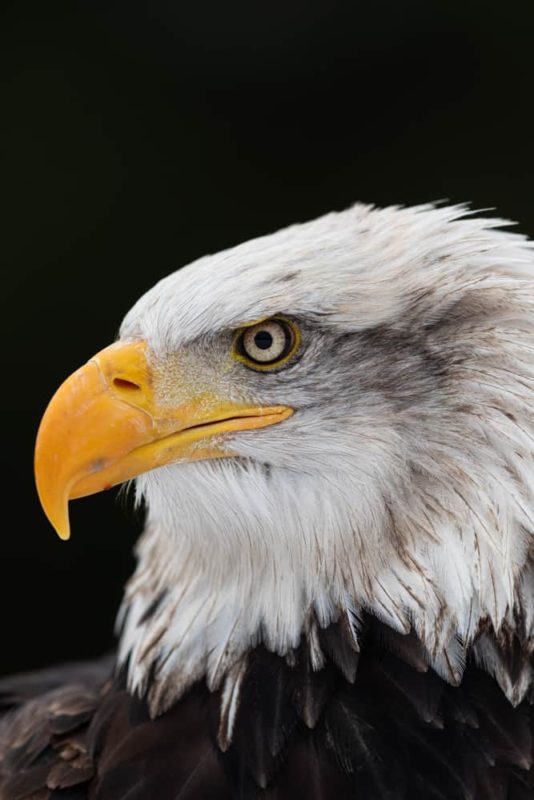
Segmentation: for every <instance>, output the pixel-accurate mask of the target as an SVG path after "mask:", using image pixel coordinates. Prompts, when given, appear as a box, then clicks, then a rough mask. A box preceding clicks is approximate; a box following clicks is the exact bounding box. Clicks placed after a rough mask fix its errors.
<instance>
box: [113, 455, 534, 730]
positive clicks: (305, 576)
mask: <svg viewBox="0 0 534 800" xmlns="http://www.w3.org/2000/svg"><path fill="white" fill-rule="evenodd" d="M176 469H177V468H166V469H164V470H159V471H157V472H156V473H151V474H150V475H149V476H146V477H145V478H144V479H143V481H141V482H140V485H139V487H138V489H139V491H140V493H141V494H142V495H143V496H144V497H145V498H146V500H147V503H148V507H149V514H148V523H147V528H146V530H145V533H144V534H143V536H142V538H141V540H140V542H139V544H138V550H137V555H138V560H139V563H138V568H137V570H136V572H135V574H134V576H133V577H132V579H131V580H130V582H129V584H128V586H127V590H126V595H125V599H124V603H123V607H122V611H121V614H120V618H119V619H120V626H121V642H120V652H119V658H120V661H121V662H122V663H123V664H127V673H128V684H129V688H130V690H131V691H132V692H136V693H139V694H141V695H146V696H147V698H148V702H149V706H150V709H151V712H152V714H153V715H157V714H158V713H161V712H162V711H163V710H165V709H166V708H168V707H169V706H170V705H172V703H173V702H175V700H177V699H178V698H179V697H180V696H181V695H182V694H183V692H184V691H186V690H187V689H188V688H189V687H190V686H191V685H192V684H193V683H194V682H196V681H198V680H200V679H205V680H206V682H207V685H208V687H209V688H210V689H211V690H214V689H216V688H218V687H220V686H223V685H224V681H225V680H226V681H228V680H230V681H235V680H237V679H239V676H240V675H241V674H242V670H243V668H244V667H243V665H244V663H245V659H246V656H247V653H248V652H249V651H250V650H251V649H252V648H254V647H256V646H257V645H258V644H260V643H261V644H264V645H265V646H266V647H267V649H269V650H271V651H273V652H276V653H278V654H280V655H282V656H285V657H286V658H287V659H288V660H289V661H291V659H292V658H293V654H294V653H295V651H296V649H297V648H298V647H299V646H300V647H302V646H303V644H304V645H305V647H306V648H307V649H308V652H309V658H310V663H311V665H312V668H313V669H316V670H319V669H321V667H322V665H323V663H324V646H323V645H321V631H322V630H323V629H325V628H327V627H328V626H329V625H330V624H331V623H335V622H338V623H342V627H343V630H345V631H346V632H347V636H348V637H349V639H350V646H351V647H352V648H353V649H355V650H357V648H358V646H359V640H360V624H361V620H362V619H363V617H364V616H365V615H368V614H371V615H372V616H374V617H376V618H377V619H378V620H380V622H381V623H384V624H385V626H387V628H389V629H390V630H391V631H392V635H393V634H394V635H396V636H397V638H398V636H399V635H400V636H401V637H403V636H408V635H410V636H416V637H417V639H418V640H419V642H420V644H421V652H422V653H423V655H424V661H425V663H426V665H427V666H430V667H431V668H432V669H434V670H435V671H436V672H437V673H438V674H439V675H440V676H441V677H442V678H443V679H444V680H446V681H447V682H449V683H451V684H455V685H456V684H458V683H459V682H460V681H461V679H462V674H463V671H464V667H465V663H466V660H467V658H468V657H473V658H474V659H475V661H476V662H477V663H478V664H479V665H480V666H482V667H484V668H485V669H486V670H487V671H488V672H490V673H491V674H492V675H494V677H495V678H496V679H497V681H498V682H499V684H500V685H501V688H502V689H503V691H504V692H505V693H506V694H507V695H508V697H509V699H510V700H511V701H512V702H513V703H518V702H520V700H521V699H522V698H523V697H524V695H525V693H526V691H527V689H528V687H529V685H530V681H531V677H532V676H531V667H530V665H529V658H528V657H527V651H528V653H530V647H531V644H532V642H533V641H534V640H533V626H534V601H533V598H532V592H531V590H530V588H529V587H531V585H532V580H533V579H534V567H533V564H532V560H529V554H528V548H527V547H526V546H521V547H519V546H518V545H515V546H512V545H511V542H512V541H515V542H517V541H518V539H519V537H518V536H517V535H516V534H517V532H516V531H512V530H510V528H511V527H512V525H514V524H515V525H516V526H518V525H519V523H518V522H517V521H516V520H517V512H516V511H515V510H514V508H513V504H514V497H515V500H518V499H520V498H518V497H517V492H516V493H515V496H514V495H512V494H510V496H505V495H504V494H503V493H502V488H501V492H500V495H499V494H498V493H497V495H496V496H497V497H499V496H500V497H501V501H502V502H506V506H505V507H503V506H502V505H501V506H500V508H499V509H498V511H499V514H500V517H499V518H497V517H496V508H495V505H491V504H488V507H487V508H486V507H485V506H484V504H481V503H480V493H481V492H482V491H483V490H484V492H485V496H488V493H489V496H490V497H491V496H494V495H492V494H491V491H492V490H494V489H495V487H494V486H491V485H490V484H491V481H492V474H491V472H490V471H488V472H487V473H486V474H485V485H484V486H482V485H481V484H480V483H477V482H476V481H475V480H474V478H473V476H472V475H469V474H467V472H465V471H463V472H462V473H461V474H458V480H457V481H455V480H452V481H449V482H448V483H447V485H446V486H445V485H442V484H441V483H440V481H439V479H437V478H435V477H432V476H431V475H430V474H429V473H427V474H426V475H425V474H423V473H422V472H420V473H419V474H418V480H417V482H416V483H413V484H412V486H411V488H410V492H411V494H410V497H409V498H407V497H404V498H403V492H406V491H407V489H406V488H404V489H403V487H401V486H395V481H394V478H393V476H390V477H391V482H390V484H389V486H390V491H391V492H395V494H396V502H395V503H393V501H392V500H391V499H390V497H388V496H386V495H385V494H384V493H383V492H382V493H381V495H380V496H378V495H376V496H372V495H371V494H370V492H367V494H366V496H365V497H364V496H360V497H357V498H356V500H355V490H354V483H353V480H351V481H350V483H349V481H348V480H346V479H345V478H344V475H343V474H340V473H332V474H330V475H329V474H328V473H327V472H325V473H323V474H322V478H321V487H322V491H321V492H320V493H317V491H316V490H315V486H316V485H317V484H316V477H315V476H313V475H310V476H303V475H297V474H295V473H291V472H289V471H288V472H284V471H283V470H276V471H275V470H273V471H268V470H265V469H264V468H262V467H260V466H258V465H254V464H251V463H248V462H243V463H240V462H236V463H232V464H231V465H228V464H227V465H225V467H224V468H223V469H221V468H220V465H219V464H218V463H215V464H210V463H209V462H204V463H203V464H200V463H199V464H191V465H180V467H179V469H180V479H179V480H177V471H176ZM351 474H353V473H351ZM501 479H502V476H496V480H501ZM377 485H378V484H377ZM172 487H180V488H179V490H178V489H176V488H172ZM178 491H179V498H178V497H177V496H176V493H177V492H178ZM273 498H274V499H273ZM459 498H461V499H459ZM178 500H179V502H178ZM408 500H409V502H408ZM176 508H180V514H179V515H178V514H177V513H176ZM481 508H482V512H481V510H480V509H481ZM475 509H476V511H475ZM514 515H515V516H514ZM496 522H498V523H499V524H498V525H496ZM503 526H508V527H507V528H506V527H503ZM513 537H515V538H513ZM518 643H519V644H518ZM517 646H519V648H520V650H521V652H522V653H525V658H524V659H523V660H521V661H520V668H519V669H518V668H517V664H516V666H515V667H514V668H513V669H512V667H510V666H509V662H508V659H507V652H508V650H509V649H510V648H516V649H517Z"/></svg>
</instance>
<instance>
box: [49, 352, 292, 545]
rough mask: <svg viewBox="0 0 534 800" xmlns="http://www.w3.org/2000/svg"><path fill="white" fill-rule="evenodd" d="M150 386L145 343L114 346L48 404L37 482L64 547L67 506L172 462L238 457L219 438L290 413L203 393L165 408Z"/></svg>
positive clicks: (72, 378)
mask: <svg viewBox="0 0 534 800" xmlns="http://www.w3.org/2000/svg"><path fill="white" fill-rule="evenodd" d="M154 378H155V376H154V374H153V373H152V370H151V367H150V364H149V360H148V347H147V345H146V343H145V342H133V343H126V344H124V343H118V344H114V345H111V347H108V348H106V349H105V350H102V351H101V352H100V353H98V354H97V355H96V356H95V357H94V358H93V359H91V360H90V361H89V362H88V363H87V364H86V365H85V366H83V367H81V369H79V370H77V371H76V372H74V373H73V374H72V375H71V376H70V378H67V380H66V381H65V383H63V385H62V386H60V388H59V389H58V391H57V392H56V394H55V395H54V397H53V398H52V400H51V402H50V405H49V406H48V408H47V410H46V412H45V414H44V417H43V419H42V421H41V425H40V428H39V432H38V434H37V443H36V447H35V479H36V484H37V491H38V493H39V499H40V501H41V505H42V506H43V509H44V511H45V514H46V515H47V517H48V519H49V520H50V522H51V523H52V525H53V526H54V528H55V529H56V531H57V533H58V535H59V536H60V537H61V538H62V539H68V538H69V536H70V530H69V512H68V502H69V500H71V499H74V498H77V497H83V496H85V495H89V494H95V493H96V492H101V491H102V490H103V489H109V488H111V486H114V485H116V484H118V483H122V482H123V481H127V480H129V479H130V478H134V477H135V476H136V475H140V474H141V473H143V472H148V470H151V469H154V468H155V467H161V466H163V465H164V464H170V463H172V462H175V461H193V460H198V459H206V458H222V457H225V456H232V455H235V454H234V453H232V452H231V450H230V449H228V448H227V447H225V445H224V439H225V436H224V434H227V433H230V432H232V431H243V430H251V429H254V428H264V427H267V426H268V425H273V424H275V423H277V422H281V421H282V420H283V419H286V418H287V417H289V416H290V415H291V414H292V413H293V411H292V409H291V408H288V407H287V406H269V407H263V406H249V405H243V404H239V403H234V402H227V401H225V400H224V399H221V398H220V397H216V396H215V395H213V394H211V393H207V392H203V393H200V394H196V395H194V396H192V397H191V398H189V399H188V400H187V401H186V402H181V403H180V404H179V405H177V406H174V407H171V406H167V405H162V404H161V403H158V401H157V399H156V397H155V394H154V383H155V380H154ZM187 383H189V381H188V382H187Z"/></svg>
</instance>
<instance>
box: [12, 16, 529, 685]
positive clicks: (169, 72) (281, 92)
mask: <svg viewBox="0 0 534 800" xmlns="http://www.w3.org/2000/svg"><path fill="white" fill-rule="evenodd" d="M3 9H4V10H3V11H2V12H1V17H0V58H1V59H2V62H3V63H2V77H3V81H2V89H1V97H0V114H1V118H2V133H1V136H2V148H1V149H2V160H3V163H2V171H1V181H0V186H1V195H2V199H3V204H4V208H3V211H2V233H1V246H0V248H1V249H0V252H1V254H2V256H1V257H2V262H3V264H2V266H3V269H2V273H1V284H0V285H1V295H0V299H1V304H2V309H1V313H2V316H1V320H2V366H1V374H2V389H1V392H0V399H1V403H2V408H1V415H0V419H1V423H2V445H1V447H0V453H1V459H2V469H3V483H2V488H3V507H4V508H3V520H2V533H1V538H0V556H1V560H0V613H1V623H2V627H1V659H0V671H2V672H9V671H12V670H18V669H26V668H30V667H34V666H38V665H42V664H46V663H49V662H50V661H54V660H59V659H66V658H72V657H76V658H77V657H86V656H91V655H96V654H99V653H100V652H102V651H103V650H105V649H106V648H108V647H109V646H110V645H111V642H112V626H113V618H114V614H115V610H116V607H117V605H118V603H119V600H120V596H121V591H122V586H123V584H124V581H125V579H126V577H127V575H128V573H129V572H130V570H131V569H132V565H133V561H132V557H131V555H130V552H131V548H132V544H133V542H134V540H135V537H136V535H137V532H138V530H139V527H140V520H139V519H136V518H135V516H134V515H133V513H132V512H131V511H128V509H127V508H126V509H125V508H123V507H122V505H124V504H122V505H121V503H117V501H116V492H109V493H106V494H103V495H97V496H94V497H91V498H88V499H85V500H82V501H77V502H76V503H74V504H72V506H71V520H72V528H73V537H72V539H71V541H70V542H69V543H66V544H65V543H62V542H60V541H59V540H58V539H57V538H56V537H55V535H54V533H53V531H52V529H51V528H50V526H49V525H48V523H47V522H46V520H45V518H44V516H43V514H42V512H41V510H40V508H39V504H38V501H37V498H36V494H35V490H34V486H33V477H32V450H33V441H34V436H35V432H36V429H37V426H38V422H39V419H40V416H41V414H42V412H43V410H44V408H45V405H46V403H47V402H48V399H49V398H50V396H51V394H52V393H53V391H54V390H55V388H56V387H57V385H58V384H59V383H60V382H61V381H62V380H63V379H64V378H65V377H66V376H67V375H68V374H69V373H70V372H71V371H72V370H74V369H75V368H76V367H77V366H78V365H80V364H81V363H82V362H84V361H85V360H86V359H87V358H88V357H89V356H90V355H91V354H92V353H94V352H95V351H97V350H99V349H100V348H102V347H104V346H105V345H106V344H108V343H109V342H111V341H112V340H113V338H114V336H115V334H116V331H117V328H118V325H119V322H120V320H121V318H122V316H123V315H124V313H125V312H126V311H127V309H128V308H129V306H130V305H131V304H132V302H133V301H134V300H135V299H136V298H137V297H138V296H139V294H140V293H142V292H143V291H144V290H146V289H148V288H149V287H150V286H151V285H152V284H153V283H154V282H155V281H156V280H157V279H158V278H160V277H161V276H163V275H165V274H166V273H168V272H170V271H172V270H174V269H176V268H177V267H179V266H180V265H182V264H184V263H187V262H188V261H190V260H192V259H193V258H195V257H197V256H199V255H202V254H204V253H206V252H214V251H217V250H219V249H221V248H223V247H228V246H230V245H233V244H237V243H238V242H240V241H242V240H244V239H247V238H250V237H253V236H256V235H258V234H263V233H267V232H270V231H272V230H274V229H276V228H279V227H283V226H285V225H287V224H289V223H292V222H295V221H298V220H306V219H309V218H312V217H314V216H316V215H319V214H322V213H324V212H327V211H329V210H332V209H342V208H344V207H345V206H347V205H349V204H351V203H352V202H354V201H356V200H364V201H372V202H375V203H377V204H385V203H416V202H421V201H427V200H433V199H440V198H449V199H450V200H452V201H463V200H469V201H472V203H473V205H474V206H476V207H488V206H495V207H497V208H498V211H499V213H500V214H502V215H504V216H506V217H508V218H513V219H517V220H519V221H520V229H521V230H523V231H526V232H530V233H531V234H533V233H534V196H533V193H532V184H533V172H534V136H533V122H534V119H533V113H532V108H533V94H534V56H533V45H532V42H533V40H534V37H533V33H534V3H528V4H527V3H525V5H524V6H521V5H517V4H516V5H512V4H510V3H508V4H503V3H502V2H493V3H491V2H480V3H466V2H462V3H460V2H454V1H453V0H445V1H444V2H431V0H420V2H417V1H415V2H411V1H409V2H402V0H382V2H374V0H366V2H360V1H359V0H353V2H337V0H321V2H314V1H313V0H306V2H304V0H297V1H295V0H285V2H284V3H280V4H277V3H275V2H273V1H272V0H270V2H254V0H247V2H241V3H235V2H234V3H227V2H221V1H220V0H217V1H215V2H211V3H205V2H192V1H191V2H187V3H185V2H180V0H147V1H146V2H144V3H141V2H137V1H136V0H124V2H116V1H115V0H105V2H104V0H102V1H101V2H83V0H69V1H68V2H61V0H54V2H53V3H47V2H43V0H29V2H24V0H18V2H13V3H12V4H11V5H10V6H8V7H6V6H5V5H4V6H3Z"/></svg>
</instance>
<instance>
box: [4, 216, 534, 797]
mask: <svg viewBox="0 0 534 800" xmlns="http://www.w3.org/2000/svg"><path fill="white" fill-rule="evenodd" d="M503 226H504V227H505V224H504V223H503V221H502V220H499V219H488V218H480V217H477V216H476V215H474V214H472V213H471V212H469V210H468V209H467V208H466V207H464V206H454V207H452V206H449V207H443V206H433V205H424V206H417V207H413V208H405V207H390V208H384V209H380V208H376V207H372V206H368V205H361V204H359V205H355V206H354V207H352V208H350V209H349V210H347V211H344V212H341V213H331V214H328V215H326V216H323V217H321V218H320V219H317V220H315V221H312V222H308V223H305V224H301V225H294V226H292V227H289V228H287V229H285V230H282V231H279V232H277V233H275V234H273V235H269V236H265V237H262V238H259V239H255V240H253V241H250V242H247V243H245V244H241V245H239V246H237V247H234V248H232V249H229V250H226V251H224V252H222V253H219V254H217V255H210V256H206V257H203V258H201V259H199V260H198V261H196V262H195V263H193V264H191V265H189V266H187V267H185V268H183V269H180V270H179V271H177V272H176V273H174V274H172V275H170V276H169V277H167V278H165V279H164V280H162V281H161V282H160V283H158V284H157V285H156V286H154V287H153V288H152V289H151V290H150V291H149V292H148V293H147V294H146V295H144V296H143V297H142V298H141V299H140V300H139V301H138V302H137V303H136V305H135V306H134V307H133V308H132V310H131V311H130V312H129V313H128V314H127V316H126V318H125V320H124V322H123V324H122V328H121V330H120V335H119V338H118V341H117V342H115V343H114V344H112V345H110V346H109V347H108V348H106V349H105V350H103V351H102V352H100V353H98V354H97V355H96V356H95V357H94V358H92V359H91V360H90V361H89V362H88V363H87V364H86V365H85V366H83V367H81V369H79V370H78V371H77V372H75V373H74V374H73V375H72V376H71V377H70V378H68V379H67V380H66V382H65V383H64V384H63V385H62V386H61V387H60V388H59V390H58V392H57V393H56V395H55V396H54V398H53V399H52V401H51V403H50V405H49V407H48V409H47V410H46V412H45V414H44V417H43V420H42V423H41V427H40V430H39V433H38V437H37V445H36V455H35V467H36V480H37V487H38V491H39V495H40V499H41V503H42V505H43V508H44V511H45V512H46V514H47V516H48V518H49V520H50V522H51V523H52V525H53V526H54V528H55V529H56V530H57V532H58V534H59V535H60V536H61V537H62V538H64V539H66V538H68V536H69V520H68V502H69V500H71V499H74V498H76V497H80V496H83V495H89V494H92V493H94V492H99V491H101V490H103V489H105V488H108V487H110V486H113V485H116V484H120V483H122V482H125V481H130V480H132V479H135V492H136V498H137V500H138V501H139V502H144V503H145V504H146V509H147V517H146V528H145V531H144V533H143V535H142V537H141V539H140V542H139V544H138V548H137V557H138V566H137V569H136V572H135V574H134V575H133V577H132V578H131V580H130V581H129V583H128V585H127V588H126V592H125V596H124V601H123V604H122V609H121V611H120V613H119V620H118V651H117V654H116V656H114V657H112V658H108V659H104V660H102V661H100V662H94V663H84V664H78V665H77V664H70V665H66V666H62V667H58V668H57V669H49V670H46V671H44V672H40V673H35V674H32V673H30V674H26V675H22V676H19V677H14V678H9V679H4V680H3V681H2V683H1V684H0V692H1V700H2V705H3V708H4V712H3V716H2V717H1V718H0V798H1V800H47V798H50V799H52V798H53V799H54V800H82V798H87V800H154V799H155V800H210V799H211V798H217V800H226V799H227V798H228V799H230V798H241V799H242V800H245V799H246V800H249V798H250V800H254V799H255V798H265V799H266V800H288V799H289V798H305V799H306V800H307V799H308V798H310V799H311V800H320V799H321V800H327V799H330V798H332V799H334V798H335V800H345V799H348V798H353V799H354V800H386V799H387V800H507V799H508V800H532V798H533V797H534V769H533V768H532V763H533V757H534V748H533V740H534V712H533V710H532V706H531V702H532V700H533V688H532V687H533V663H534V662H533V649H534V635H533V631H534V536H533V533H534V482H533V478H534V470H533V452H534V417H533V412H534V402H533V401H534V247H533V244H532V242H530V241H528V240H527V239H526V238H525V237H523V236H521V235H519V234H516V233H512V232H510V231H508V230H506V229H503Z"/></svg>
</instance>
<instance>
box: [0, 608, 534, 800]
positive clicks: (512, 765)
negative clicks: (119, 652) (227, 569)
mask: <svg viewBox="0 0 534 800" xmlns="http://www.w3.org/2000/svg"><path fill="white" fill-rule="evenodd" d="M364 628H365V633H364V636H363V639H362V646H361V652H360V655H359V659H358V667H357V676H356V680H354V682H349V681H348V680H347V676H346V675H344V674H343V671H342V670H341V669H340V668H339V666H336V663H337V664H341V665H343V664H345V663H346V661H347V647H349V648H350V645H349V644H348V642H347V637H346V634H345V632H344V631H343V630H342V628H340V626H339V625H334V626H331V627H330V628H327V629H326V630H325V631H323V637H324V639H325V640H327V641H328V652H329V654H330V655H329V657H328V661H327V664H326V665H325V667H324V668H323V669H322V670H321V671H319V672H313V671H311V670H310V665H309V661H308V658H307V654H306V651H304V650H303V649H300V650H299V651H296V652H295V653H294V662H295V663H294V665H292V666H290V665H289V664H288V660H287V659H283V658H281V657H279V656H276V655H274V654H272V653H269V652H268V651H266V650H265V649H264V648H263V647H259V648H256V649H255V650H254V651H253V652H252V653H251V654H250V656H249V666H248V671H247V675H246V678H245V681H244V685H243V687H242V691H241V696H240V706H239V710H238V713H237V718H236V722H235V729H234V734H233V740H232V743H231V745H230V746H229V747H228V749H226V750H223V749H222V748H221V744H220V741H219V740H218V732H219V730H220V706H221V703H220V697H219V693H217V692H215V693H210V692H209V691H208V690H207V688H206V686H205V685H204V683H203V682H199V683H198V684H196V685H195V686H194V687H193V688H192V689H191V690H190V691H189V692H188V693H187V694H186V695H185V696H184V697H183V698H182V699H181V700H180V701H178V703H176V704H175V705H174V706H173V707H172V709H171V710H170V711H168V712H166V713H165V714H163V715H162V716H160V717H159V718H157V719H156V720H151V719H150V717H149V715H148V712H147V708H146V705H145V703H144V702H143V700H140V699H135V698H132V697H131V696H130V695H129V694H128V692H127V691H126V690H125V687H124V681H123V678H122V677H121V675H118V676H116V677H115V678H113V679H111V673H112V664H111V663H110V660H109V659H106V660H104V661H101V662H96V663H95V664H93V665H78V666H74V665H68V666H66V667H60V668H58V669H57V670H54V671H52V670H47V671H45V672H42V673H37V674H35V675H33V676H31V677H27V676H20V677H18V678H13V679H8V680H4V681H2V683H1V684H0V691H1V693H2V701H3V704H4V707H5V708H6V709H7V708H9V710H6V711H5V713H4V717H3V719H2V723H1V727H0V747H1V749H2V752H3V757H2V762H1V773H0V774H1V778H2V779H1V783H0V786H1V789H0V798H1V800H45V798H50V800H71V799H72V800H85V798H87V800H148V798H158V800H201V799H202V800H211V798H213V800H215V798H217V800H225V798H228V800H230V798H240V800H241V799H242V800H245V798H250V800H252V798H265V799H266V800H267V798H269V800H289V798H295V797H302V798H307V799H309V800H326V798H328V799H330V798H336V799H337V800H344V799H345V798H347V800H348V799H349V798H351V800H352V799H353V798H362V799H363V800H411V798H420V799H421V800H472V799H474V798H476V799H477V800H478V799H479V798H480V800H482V798H483V799H484V800H531V799H532V797H533V796H534V772H533V771H532V770H531V769H530V767H531V765H532V762H533V759H534V711H533V708H532V705H531V699H525V700H524V701H523V702H522V703H521V704H520V705H519V706H518V707H517V708H515V709H514V708H512V706H511V705H510V704H509V703H508V701H507V700H506V698H505V697H504V695H503V694H502V692H501V691H500V689H499V688H498V686H497V685H496V683H495V682H494V681H493V679H492V678H490V677H489V676H488V675H486V674H485V673H484V672H482V671H480V670H479V669H477V668H476V667H475V666H473V665H470V666H468V668H467V669H466V673H465V676H464V680H463V682H462V684H461V686H459V687H451V686H449V685H448V684H446V683H445V682H444V681H443V680H442V679H441V678H439V677H438V676H437V675H436V674H435V673H433V672H432V671H431V670H426V671H419V670H418V669H416V668H414V665H418V664H419V665H420V666H422V664H423V662H422V661H421V660H420V655H419V653H418V649H419V648H420V645H419V644H418V643H417V641H416V640H415V639H414V638H406V637H399V639H402V648H401V647H396V646H395V645H396V641H393V640H392V637H391V634H390V632H389V631H388V630H387V629H385V628H384V626H383V625H381V624H380V623H378V622H377V621H376V620H375V619H373V618H367V619H366V620H365V621H364ZM386 643H387V644H386ZM352 652H354V651H352ZM290 660H292V659H290ZM344 671H345V672H346V669H345V670H344ZM350 677H351V678H352V674H351V676H350Z"/></svg>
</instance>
